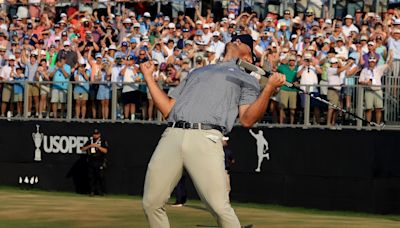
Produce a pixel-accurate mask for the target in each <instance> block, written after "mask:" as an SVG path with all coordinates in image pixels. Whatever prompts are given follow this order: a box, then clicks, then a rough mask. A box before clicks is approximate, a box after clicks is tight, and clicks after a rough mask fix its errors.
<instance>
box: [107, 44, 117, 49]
mask: <svg viewBox="0 0 400 228" xmlns="http://www.w3.org/2000/svg"><path fill="white" fill-rule="evenodd" d="M108 50H117V47H116V46H115V45H114V44H111V45H110V47H109V48H108Z"/></svg>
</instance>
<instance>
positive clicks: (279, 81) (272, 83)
mask: <svg viewBox="0 0 400 228" xmlns="http://www.w3.org/2000/svg"><path fill="white" fill-rule="evenodd" d="M285 82H286V77H285V75H284V74H280V73H277V72H276V73H274V74H272V75H271V77H269V80H268V84H267V87H270V88H271V89H273V90H275V89H276V88H278V87H281V86H282V85H284V84H285Z"/></svg>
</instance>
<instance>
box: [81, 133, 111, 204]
mask: <svg viewBox="0 0 400 228" xmlns="http://www.w3.org/2000/svg"><path fill="white" fill-rule="evenodd" d="M81 150H82V151H86V153H87V155H88V158H87V162H88V177H89V184H90V195H91V196H93V195H95V194H97V195H104V193H105V182H104V180H105V179H104V170H105V168H106V161H107V160H106V154H107V153H108V143H107V141H106V140H103V139H102V138H101V133H100V131H99V130H98V129H94V131H93V136H92V137H90V139H89V140H88V141H87V142H86V144H85V145H84V146H83V147H81Z"/></svg>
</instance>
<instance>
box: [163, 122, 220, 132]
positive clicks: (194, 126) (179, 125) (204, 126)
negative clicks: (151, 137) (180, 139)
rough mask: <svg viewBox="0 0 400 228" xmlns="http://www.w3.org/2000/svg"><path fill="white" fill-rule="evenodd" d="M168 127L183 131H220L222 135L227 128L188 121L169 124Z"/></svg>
mask: <svg viewBox="0 0 400 228" xmlns="http://www.w3.org/2000/svg"><path fill="white" fill-rule="evenodd" d="M168 127H172V128H183V129H201V130H213V129H214V130H218V131H220V132H221V133H223V132H224V131H225V127H221V126H218V125H214V124H203V123H189V122H186V121H178V122H168Z"/></svg>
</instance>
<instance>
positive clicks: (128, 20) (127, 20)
mask: <svg viewBox="0 0 400 228" xmlns="http://www.w3.org/2000/svg"><path fill="white" fill-rule="evenodd" d="M123 23H124V24H132V20H131V19H130V18H125V20H124V21H123Z"/></svg>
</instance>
